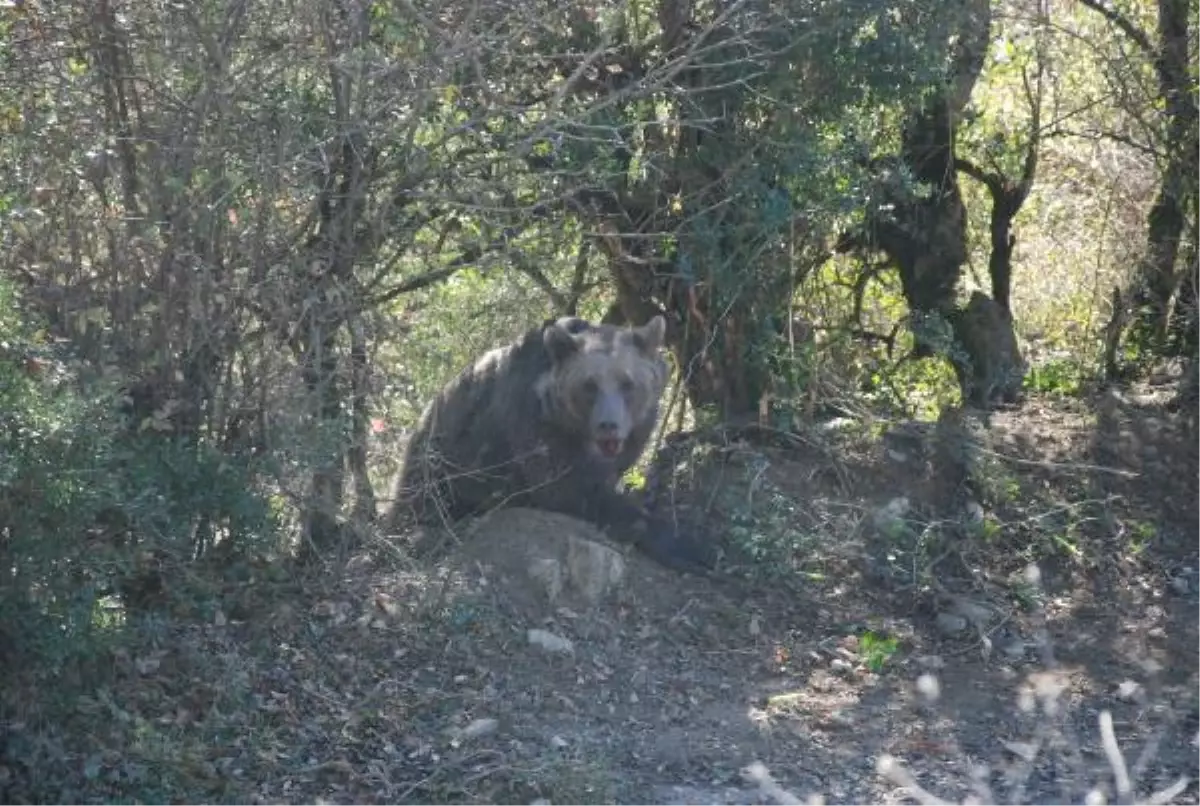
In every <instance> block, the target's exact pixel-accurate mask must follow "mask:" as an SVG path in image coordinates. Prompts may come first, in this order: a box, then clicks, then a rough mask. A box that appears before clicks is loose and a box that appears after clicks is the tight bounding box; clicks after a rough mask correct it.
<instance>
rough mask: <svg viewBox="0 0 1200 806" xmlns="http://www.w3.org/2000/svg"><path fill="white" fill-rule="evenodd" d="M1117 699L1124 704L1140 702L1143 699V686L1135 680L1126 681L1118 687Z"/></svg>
mask: <svg viewBox="0 0 1200 806" xmlns="http://www.w3.org/2000/svg"><path fill="white" fill-rule="evenodd" d="M1117 699H1119V700H1121V701H1122V702H1138V701H1140V700H1141V699H1142V686H1141V684H1140V683H1137V682H1135V681H1133V680H1126V681H1125V682H1123V683H1121V685H1119V686H1117Z"/></svg>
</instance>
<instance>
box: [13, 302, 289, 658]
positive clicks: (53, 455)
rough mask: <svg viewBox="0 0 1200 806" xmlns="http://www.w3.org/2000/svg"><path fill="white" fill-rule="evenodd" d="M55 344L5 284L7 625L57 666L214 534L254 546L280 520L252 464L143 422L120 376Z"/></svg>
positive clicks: (163, 586)
mask: <svg viewBox="0 0 1200 806" xmlns="http://www.w3.org/2000/svg"><path fill="white" fill-rule="evenodd" d="M44 342H45V339H44V336H43V335H42V333H41V332H40V331H38V330H36V329H35V328H34V327H33V326H31V324H30V323H29V322H28V321H26V318H25V317H23V316H22V315H21V313H20V307H19V302H18V299H17V296H16V294H15V293H14V290H13V289H12V288H11V286H8V285H6V284H3V283H0V561H2V568H3V571H2V573H3V577H2V579H0V624H3V625H5V626H4V627H3V629H4V630H5V631H7V632H8V635H7V636H5V637H6V638H7V642H8V645H9V647H10V651H14V652H16V653H19V654H21V655H22V656H26V657H29V658H36V659H38V660H40V661H42V662H44V663H45V664H46V666H45V667H44V669H45V670H46V671H57V670H58V669H59V668H60V667H61V665H62V664H63V663H65V662H66V661H68V660H69V659H70V658H72V657H80V656H81V655H83V654H86V653H87V652H89V651H90V650H91V648H94V643H93V642H94V641H95V640H101V639H103V638H104V637H105V636H112V635H114V634H115V632H114V629H113V628H114V627H116V626H118V625H119V624H120V623H121V620H122V616H123V614H124V612H125V610H126V609H127V608H128V607H129V606H130V605H133V604H147V603H149V600H148V599H147V598H146V597H145V594H147V593H148V592H150V591H155V592H159V593H163V594H169V593H170V592H171V591H170V590H169V588H170V580H169V577H170V572H169V569H170V568H172V567H175V568H180V567H183V566H184V565H185V564H188V563H190V562H191V561H192V560H193V559H195V558H196V557H197V555H199V554H200V553H201V552H202V551H203V550H204V549H206V548H211V545H212V543H213V538H214V537H221V538H223V539H224V541H226V542H224V543H223V544H224V545H225V546H226V547H228V548H240V549H248V548H250V547H251V546H252V545H253V544H251V543H248V542H246V539H247V538H262V537H266V536H269V535H271V534H273V529H272V525H273V524H272V518H271V514H270V511H269V509H268V507H267V505H266V499H265V497H264V496H263V495H262V494H261V493H260V492H259V490H258V485H257V483H256V476H257V475H258V473H257V470H258V468H257V467H256V465H255V463H254V462H250V461H244V460H241V459H239V458H238V457H236V456H229V455H225V454H223V453H221V452H220V451H218V450H216V449H215V448H213V447H211V446H208V445H205V444H200V445H190V444H188V443H187V442H185V441H184V440H181V439H178V438H174V437H171V436H168V435H163V434H157V433H153V432H152V431H148V430H139V429H138V428H136V427H133V428H131V427H130V424H129V423H127V422H125V421H124V419H123V418H122V417H121V415H120V413H119V405H118V403H119V386H118V384H117V383H116V382H115V381H113V380H91V381H86V382H85V381H83V380H81V378H80V377H78V376H77V375H76V373H74V372H73V370H72V368H71V363H70V361H69V360H68V359H67V358H65V357H64V356H59V355H55V353H54V350H53V349H52V348H51V347H50V346H48V345H47V344H45V343H44ZM238 541H241V542H238Z"/></svg>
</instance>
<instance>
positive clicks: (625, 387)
mask: <svg viewBox="0 0 1200 806" xmlns="http://www.w3.org/2000/svg"><path fill="white" fill-rule="evenodd" d="M634 386H635V384H634V382H633V378H629V377H625V378H622V379H621V391H622V392H624V393H625V394H627V395H628V394H632V393H633V389H634Z"/></svg>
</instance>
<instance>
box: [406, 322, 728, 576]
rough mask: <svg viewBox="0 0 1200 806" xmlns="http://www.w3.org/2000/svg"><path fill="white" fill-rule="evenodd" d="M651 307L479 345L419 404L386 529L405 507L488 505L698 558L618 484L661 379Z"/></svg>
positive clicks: (435, 515) (473, 509) (658, 552)
mask: <svg viewBox="0 0 1200 806" xmlns="http://www.w3.org/2000/svg"><path fill="white" fill-rule="evenodd" d="M665 325H666V323H665V322H664V320H663V318H662V317H661V316H659V317H655V318H654V319H653V320H652V321H651V322H650V323H649V324H646V325H644V326H643V327H640V328H619V327H615V326H612V325H594V324H592V323H590V322H587V321H586V320H583V319H579V318H575V317H564V318H562V319H559V320H557V321H551V322H547V323H546V324H545V325H543V326H542V327H540V328H536V329H533V330H531V331H529V332H528V333H526V334H525V335H524V336H523V337H522V338H521V339H520V340H518V341H517V342H515V343H513V344H509V345H507V346H504V347H500V348H498V349H495V350H492V351H490V352H488V353H486V354H484V355H483V356H482V357H481V358H479V360H478V361H476V362H475V364H474V365H473V366H471V367H468V368H467V369H465V370H464V371H463V372H461V373H460V374H459V375H458V376H457V377H456V378H455V379H454V380H452V381H451V382H450V383H448V384H447V385H446V386H445V388H443V389H442V391H441V392H440V393H439V394H438V395H437V397H436V398H434V400H432V401H431V402H430V403H429V405H428V406H427V407H426V409H425V412H424V413H423V414H422V416H421V420H420V422H419V424H418V426H417V429H416V431H415V433H414V434H413V435H412V438H411V439H410V440H409V443H408V447H407V449H406V451H405V455H404V466H403V469H402V471H401V475H400V478H399V480H398V482H397V486H396V491H395V496H394V504H393V508H392V511H391V514H390V515H389V518H388V521H389V525H390V527H391V528H392V530H393V531H399V528H400V526H401V524H402V523H403V521H404V520H405V519H406V517H407V516H408V514H409V513H410V512H411V513H413V514H415V516H416V518H417V520H418V521H419V522H422V523H439V522H440V523H449V522H452V521H455V520H458V519H459V518H462V517H464V516H467V515H472V514H479V513H482V512H483V511H485V510H487V509H490V508H493V507H497V506H527V507H535V508H540V509H546V510H551V511H556V512H562V513H565V514H569V515H574V516H576V517H580V518H583V519H585V520H589V521H592V522H593V523H596V524H597V525H599V526H601V527H608V528H609V533H610V536H611V537H613V538H614V539H617V540H623V541H629V542H633V543H634V544H635V545H637V546H638V547H639V548H641V549H642V550H643V551H645V552H646V553H647V554H648V555H649V556H651V557H652V558H654V559H656V560H658V561H659V562H661V563H663V564H664V565H668V566H670V567H675V568H680V569H686V570H698V569H699V568H700V567H702V566H704V565H707V559H705V558H704V557H703V556H702V555H703V554H704V552H702V551H701V550H700V548H699V546H698V545H697V544H696V543H694V542H692V541H687V540H683V539H681V538H680V536H679V535H678V534H677V533H676V532H675V530H674V528H673V527H672V526H671V525H670V524H668V523H665V522H663V521H659V520H655V519H654V518H652V517H651V516H650V515H649V514H648V513H646V512H645V511H644V510H643V509H642V508H641V507H639V506H638V505H637V504H636V503H634V502H633V501H632V500H631V499H630V498H629V497H627V496H625V495H622V494H621V493H619V492H617V490H616V484H617V482H618V480H619V479H620V477H621V475H622V474H623V473H624V472H625V471H626V470H628V469H629V468H630V467H631V466H632V465H633V464H634V462H636V461H637V459H638V457H639V456H640V455H641V453H642V451H643V450H644V449H645V447H646V443H647V441H648V440H649V438H650V434H651V432H652V431H653V429H654V425H655V422H656V420H657V416H658V408H659V402H660V399H661V397H662V394H663V390H664V388H665V386H666V383H667V373H668V371H667V365H666V362H665V361H664V360H663V359H662V356H661V355H660V350H661V348H662V343H663V336H664V329H665Z"/></svg>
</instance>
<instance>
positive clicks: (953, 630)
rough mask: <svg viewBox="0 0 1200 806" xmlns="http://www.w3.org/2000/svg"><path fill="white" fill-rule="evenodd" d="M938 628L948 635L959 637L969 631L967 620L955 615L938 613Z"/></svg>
mask: <svg viewBox="0 0 1200 806" xmlns="http://www.w3.org/2000/svg"><path fill="white" fill-rule="evenodd" d="M937 628H938V629H939V630H941V631H942V632H943V633H944V634H946V635H958V634H959V633H960V632H962V631H963V630H965V629H967V620H966V619H965V618H963V617H962V616H958V615H955V614H954V613H938V614H937Z"/></svg>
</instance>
